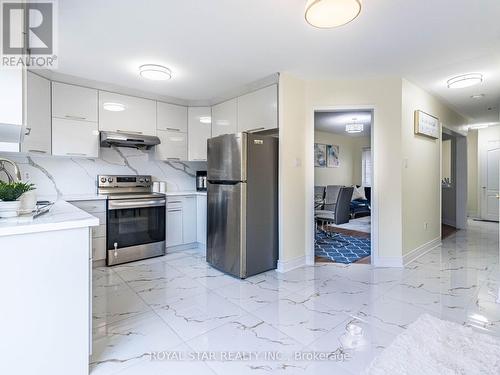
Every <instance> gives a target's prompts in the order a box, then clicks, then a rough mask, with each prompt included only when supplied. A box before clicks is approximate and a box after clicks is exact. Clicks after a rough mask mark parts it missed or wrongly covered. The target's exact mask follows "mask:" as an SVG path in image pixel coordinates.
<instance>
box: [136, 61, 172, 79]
mask: <svg viewBox="0 0 500 375" xmlns="http://www.w3.org/2000/svg"><path fill="white" fill-rule="evenodd" d="M139 74H140V75H141V77H143V78H147V79H151V80H153V81H167V80H169V79H171V78H172V71H171V70H170V69H169V68H167V67H165V66H163V65H156V64H145V65H141V66H140V67H139Z"/></svg>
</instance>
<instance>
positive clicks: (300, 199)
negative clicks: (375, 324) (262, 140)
mask: <svg viewBox="0 0 500 375" xmlns="http://www.w3.org/2000/svg"><path fill="white" fill-rule="evenodd" d="M304 100H305V83H304V82H303V81H301V80H300V79H297V78H295V77H293V76H291V75H289V74H287V73H282V74H280V84H279V106H278V108H279V109H278V112H279V114H278V115H279V124H280V130H279V132H280V133H279V136H280V142H279V189H280V194H279V200H280V203H279V217H280V220H279V227H280V231H279V261H278V269H279V270H281V271H286V270H288V269H291V268H294V267H296V266H300V265H302V264H303V263H304V261H305V251H304V249H305V247H306V242H307V240H306V236H305V228H306V227H307V226H308V224H309V223H308V222H307V221H306V217H305V215H304V214H305V211H306V206H305V200H304V197H305V196H306V174H305V165H306V164H305V163H306V162H307V157H306V152H307V151H306V146H307V144H306V143H305V142H304V140H305V138H306V128H305V126H304V125H305V112H304ZM310 152H313V150H312V149H311V150H310Z"/></svg>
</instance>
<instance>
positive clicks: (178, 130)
mask: <svg viewBox="0 0 500 375" xmlns="http://www.w3.org/2000/svg"><path fill="white" fill-rule="evenodd" d="M167 130H170V131H173V132H180V131H181V129H177V128H167Z"/></svg>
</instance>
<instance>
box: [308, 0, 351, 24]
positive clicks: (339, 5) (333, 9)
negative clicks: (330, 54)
mask: <svg viewBox="0 0 500 375" xmlns="http://www.w3.org/2000/svg"><path fill="white" fill-rule="evenodd" d="M360 12H361V1H360V0H308V1H307V3H306V11H305V18H306V21H307V23H309V24H310V25H311V26H314V27H318V28H320V29H329V28H332V27H337V26H342V25H345V24H346V23H349V22H351V21H352V20H353V19H355V18H356V17H357V16H358V15H359V13H360Z"/></svg>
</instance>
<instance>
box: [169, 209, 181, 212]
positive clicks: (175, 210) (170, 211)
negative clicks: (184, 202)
mask: <svg viewBox="0 0 500 375" xmlns="http://www.w3.org/2000/svg"><path fill="white" fill-rule="evenodd" d="M179 211H182V209H178V210H168V212H179Z"/></svg>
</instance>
